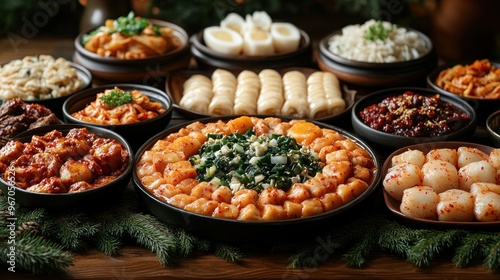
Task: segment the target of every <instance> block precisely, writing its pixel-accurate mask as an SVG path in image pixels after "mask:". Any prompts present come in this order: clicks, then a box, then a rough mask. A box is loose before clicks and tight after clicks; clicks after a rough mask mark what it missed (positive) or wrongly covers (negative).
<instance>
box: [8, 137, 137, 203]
mask: <svg viewBox="0 0 500 280" xmlns="http://www.w3.org/2000/svg"><path fill="white" fill-rule="evenodd" d="M130 156H131V155H130V154H129V153H128V151H127V149H126V148H125V147H124V146H123V145H122V144H121V143H120V142H118V141H117V140H116V139H110V138H105V137H100V136H98V135H96V134H94V133H91V132H89V131H88V130H87V129H86V128H74V129H71V130H70V131H69V132H68V133H67V134H66V135H63V133H62V132H61V131H58V130H52V131H50V132H47V133H46V134H44V135H34V136H32V138H31V141H29V142H21V141H17V140H12V141H9V142H8V143H7V144H6V145H5V146H3V147H2V148H1V149H0V171H1V173H2V178H3V179H4V180H5V181H6V182H8V183H9V184H11V185H14V186H16V187H18V188H21V189H24V190H27V191H30V192H38V193H76V192H83V191H87V190H91V189H94V188H99V187H101V186H103V185H106V184H108V183H110V182H112V181H113V180H114V179H116V178H117V177H118V176H119V175H120V174H121V173H122V172H123V171H124V170H125V168H126V167H127V164H128V162H129V157H130Z"/></svg>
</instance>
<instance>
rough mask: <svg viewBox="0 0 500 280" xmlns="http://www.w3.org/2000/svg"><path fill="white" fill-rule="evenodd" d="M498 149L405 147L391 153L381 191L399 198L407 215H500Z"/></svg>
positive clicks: (488, 218)
mask: <svg viewBox="0 0 500 280" xmlns="http://www.w3.org/2000/svg"><path fill="white" fill-rule="evenodd" d="M499 169H500V150H499V149H492V150H491V152H489V153H486V152H484V151H481V150H480V149H478V148H471V147H467V146H462V147H459V148H456V149H454V148H436V149H432V150H430V151H429V152H427V153H424V152H422V151H421V150H414V149H410V150H407V151H405V152H402V153H401V154H398V155H395V156H394V157H393V158H392V159H391V166H390V168H389V169H388V172H387V174H386V175H385V178H384V180H383V186H384V189H385V191H386V192H387V193H388V194H389V195H390V196H391V197H393V198H394V199H396V200H397V201H400V202H401V206H400V211H401V212H402V213H403V214H404V215H407V216H408V217H412V218H420V219H429V220H439V221H456V222H473V221H476V222H492V221H500V184H499V183H500V181H499V180H498V175H497V174H498V170H499Z"/></svg>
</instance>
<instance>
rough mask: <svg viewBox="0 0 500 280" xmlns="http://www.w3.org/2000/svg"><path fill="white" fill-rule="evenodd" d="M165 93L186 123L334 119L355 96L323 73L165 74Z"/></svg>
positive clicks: (294, 69)
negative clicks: (237, 117)
mask: <svg viewBox="0 0 500 280" xmlns="http://www.w3.org/2000/svg"><path fill="white" fill-rule="evenodd" d="M166 91H167V94H169V95H170V96H171V97H172V99H173V105H174V109H175V110H177V111H178V112H180V113H181V114H183V115H185V116H186V117H190V118H193V119H194V118H203V117H217V116H219V117H222V116H234V115H254V116H259V115H260V116H282V117H296V118H303V119H309V120H315V121H332V120H335V119H340V118H342V117H343V116H345V115H346V113H348V112H349V111H350V109H351V108H352V106H353V104H354V100H355V95H356V92H355V91H353V90H349V89H348V88H347V87H346V86H344V85H343V84H342V83H340V82H339V80H338V78H337V77H336V76H335V75H334V74H332V73H330V72H326V71H320V70H316V69H313V68H306V67H290V68H281V69H262V70H258V71H256V70H242V71H232V70H226V69H222V68H218V69H213V70H207V71H191V70H183V71H178V72H174V73H171V74H170V75H169V76H168V77H167V80H166Z"/></svg>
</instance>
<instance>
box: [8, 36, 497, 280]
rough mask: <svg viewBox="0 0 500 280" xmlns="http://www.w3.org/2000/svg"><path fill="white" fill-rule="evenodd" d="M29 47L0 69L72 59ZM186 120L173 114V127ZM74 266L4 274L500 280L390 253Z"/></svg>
mask: <svg viewBox="0 0 500 280" xmlns="http://www.w3.org/2000/svg"><path fill="white" fill-rule="evenodd" d="M27 41H28V42H21V43H20V42H16V41H12V40H9V39H1V40H0V63H3V62H7V61H10V60H12V59H15V58H22V57H24V56H26V55H37V54H42V53H43V54H50V55H53V56H57V57H65V58H67V59H71V55H72V53H73V51H74V48H73V40H72V39H53V38H35V39H28V40H27ZM182 121H183V120H182V119H181V118H180V116H178V115H176V114H174V119H173V123H179V122H182ZM73 255H74V264H73V265H72V266H70V267H69V268H68V269H67V273H66V274H65V275H63V276H60V277H54V276H46V277H41V276H34V275H31V274H29V273H21V272H16V273H12V272H9V271H7V270H6V269H5V270H3V271H0V279H353V278H354V279H359V278H365V279H366V278H369V279H476V278H478V279H500V272H499V271H492V270H488V269H485V268H484V267H483V266H482V264H481V263H480V262H473V263H472V264H471V265H469V266H468V267H466V268H457V267H455V265H454V264H453V263H452V262H451V257H448V258H443V259H438V260H436V261H434V262H433V263H432V265H431V266H430V267H426V268H418V267H415V266H414V265H412V264H410V263H408V262H406V261H405V260H404V259H402V258H400V257H398V256H396V255H392V254H389V253H385V252H380V253H377V254H376V255H375V256H374V257H373V258H372V259H369V260H368V262H367V264H366V266H364V267H363V268H350V267H348V266H347V265H346V264H345V262H344V261H343V260H342V259H341V257H339V256H334V257H332V258H331V259H328V260H326V261H325V262H322V263H320V264H319V266H318V267H312V268H306V269H291V268H287V265H288V257H289V255H287V254H281V253H277V254H273V253H266V254H261V253H259V252H252V253H250V254H246V255H245V256H244V258H243V260H242V261H241V262H240V263H229V262H225V261H223V260H221V259H219V258H217V257H216V256H214V255H211V254H208V255H204V254H200V255H196V256H193V257H190V258H183V259H180V260H179V262H178V265H175V266H172V267H163V266H161V265H160V264H159V262H158V261H157V260H156V255H155V254H154V253H152V252H150V251H149V250H147V249H144V248H141V247H138V246H134V245H128V246H125V247H123V248H122V250H121V252H120V255H119V256H117V257H110V256H107V255H105V254H103V253H101V252H99V251H97V250H91V251H88V252H85V253H73Z"/></svg>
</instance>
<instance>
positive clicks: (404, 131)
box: [351, 87, 477, 148]
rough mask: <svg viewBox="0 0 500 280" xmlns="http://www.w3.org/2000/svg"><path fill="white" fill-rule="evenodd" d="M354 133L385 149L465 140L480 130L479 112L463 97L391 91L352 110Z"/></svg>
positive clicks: (365, 99)
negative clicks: (478, 125)
mask: <svg viewBox="0 0 500 280" xmlns="http://www.w3.org/2000/svg"><path fill="white" fill-rule="evenodd" d="M351 120H352V125H353V128H354V130H355V131H356V132H357V133H358V134H359V135H360V136H361V138H363V139H366V140H367V141H368V142H371V143H375V144H377V145H381V146H383V147H391V148H400V147H404V146H408V145H413V144H419V143H426V142H437V141H451V140H461V141H464V140H465V139H467V138H469V137H471V136H472V135H473V134H474V132H475V130H476V127H477V120H476V112H475V111H474V109H473V108H472V107H471V106H470V105H469V104H468V103H467V102H466V101H464V100H462V99H460V98H459V97H455V96H449V95H444V94H439V93H438V92H437V91H435V90H431V89H426V88H412V87H410V88H403V87H401V88H390V89H386V90H380V91H376V92H373V93H371V94H369V95H367V96H365V97H363V98H361V99H360V100H358V101H357V102H356V103H355V104H354V106H353V110H352V119H351Z"/></svg>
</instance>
